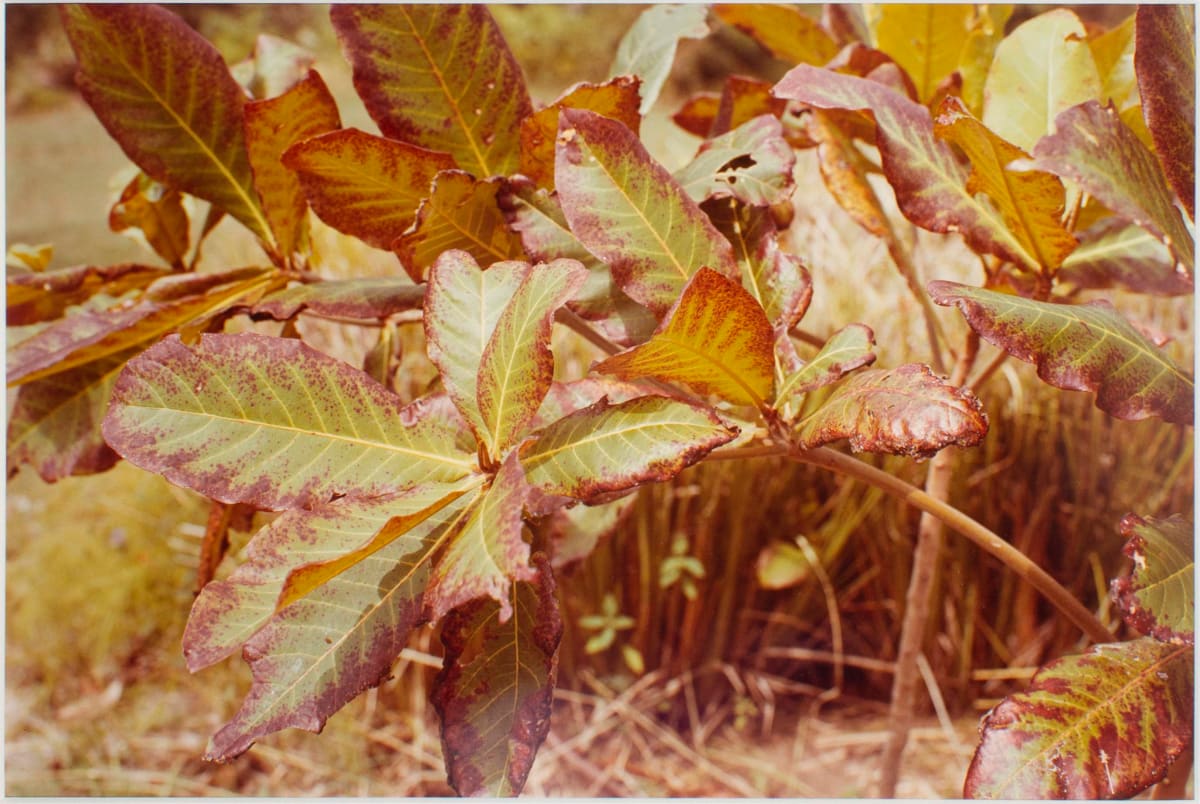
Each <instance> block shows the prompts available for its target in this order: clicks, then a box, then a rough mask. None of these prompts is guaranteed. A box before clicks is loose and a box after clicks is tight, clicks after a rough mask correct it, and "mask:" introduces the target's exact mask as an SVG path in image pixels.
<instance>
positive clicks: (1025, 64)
mask: <svg viewBox="0 0 1200 804" xmlns="http://www.w3.org/2000/svg"><path fill="white" fill-rule="evenodd" d="M1100 92H1101V85H1100V74H1099V72H1098V71H1097V69H1096V61H1095V59H1094V58H1093V57H1092V51H1091V49H1090V48H1089V47H1088V44H1087V31H1086V30H1085V29H1084V27H1083V23H1082V22H1080V21H1079V17H1077V16H1076V15H1075V12H1073V11H1070V10H1068V9H1065V8H1057V9H1054V10H1052V11H1048V12H1046V13H1045V14H1040V15H1038V16H1036V17H1034V18H1033V19H1031V20H1027V21H1026V22H1023V23H1021V24H1020V25H1019V26H1017V27H1016V29H1014V30H1013V32H1012V33H1010V34H1009V35H1008V36H1006V37H1005V38H1004V40H1003V41H1001V42H1000V44H999V45H997V47H996V54H995V57H994V59H993V61H992V66H991V69H990V70H989V71H988V77H987V83H986V84H985V86H984V90H983V97H984V100H983V118H982V119H983V124H984V125H985V126H987V127H988V128H989V129H991V130H992V131H994V132H995V133H996V135H997V136H998V137H1001V138H1003V139H1005V140H1008V141H1009V142H1011V143H1012V144H1013V145H1015V146H1017V147H1018V148H1020V149H1021V150H1023V151H1026V152H1031V151H1033V149H1034V146H1036V145H1037V143H1038V140H1040V139H1041V138H1042V137H1044V136H1046V135H1047V134H1051V133H1053V132H1054V130H1055V127H1056V126H1057V125H1058V124H1057V123H1056V122H1055V118H1056V117H1057V116H1058V114H1059V113H1060V112H1062V111H1064V110H1065V109H1069V108H1070V107H1072V106H1074V105H1076V104H1078V103H1083V102H1085V101H1089V100H1092V99H1094V98H1097V97H1099V96H1100Z"/></svg>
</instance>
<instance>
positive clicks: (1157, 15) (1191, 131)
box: [1134, 5, 1196, 219]
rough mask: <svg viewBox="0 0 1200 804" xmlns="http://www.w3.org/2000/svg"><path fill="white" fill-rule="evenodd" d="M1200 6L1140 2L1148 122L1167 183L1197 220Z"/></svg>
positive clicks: (1137, 55) (1141, 84) (1140, 60)
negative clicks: (1199, 25)
mask: <svg viewBox="0 0 1200 804" xmlns="http://www.w3.org/2000/svg"><path fill="white" fill-rule="evenodd" d="M1195 13H1196V10H1195V9H1194V8H1192V7H1190V6H1186V5H1161V6H1160V5H1144V6H1138V10H1137V22H1136V31H1137V32H1136V42H1137V45H1136V50H1135V51H1134V69H1135V70H1136V72H1137V84H1138V92H1139V93H1140V95H1141V99H1142V112H1143V114H1145V116H1146V126H1147V128H1149V129H1150V136H1151V137H1152V138H1153V140H1154V150H1155V151H1156V152H1157V154H1158V161H1159V163H1160V164H1161V165H1162V168H1163V173H1165V174H1166V177H1167V181H1168V182H1170V183H1171V187H1172V188H1173V189H1174V190H1175V194H1176V195H1177V196H1178V197H1179V200H1180V201H1182V202H1183V206H1184V209H1186V210H1187V212H1188V215H1189V216H1191V217H1192V218H1193V219H1195V216H1196V209H1195V203H1196V199H1195V195H1196V83H1195V81H1189V80H1188V78H1187V77H1188V76H1191V75H1195V74H1196V20H1195Z"/></svg>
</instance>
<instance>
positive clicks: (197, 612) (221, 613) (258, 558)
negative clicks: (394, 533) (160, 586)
mask: <svg viewBox="0 0 1200 804" xmlns="http://www.w3.org/2000/svg"><path fill="white" fill-rule="evenodd" d="M473 481H474V478H466V479H464V480H462V481H459V482H458V483H457V484H455V485H449V484H445V483H420V484H418V485H416V486H413V487H412V488H410V489H407V490H405V491H402V492H393V493H389V494H384V495H381V496H378V497H369V498H361V497H343V498H341V499H338V500H334V501H333V502H328V503H323V504H321V505H317V506H315V507H313V509H312V510H307V511H286V512H284V513H283V514H281V515H279V516H278V517H277V518H276V519H275V520H273V521H272V522H271V524H269V525H267V526H266V527H264V528H262V529H261V530H259V531H258V533H256V534H255V535H254V537H253V538H252V539H251V540H250V543H249V546H248V547H247V548H246V558H245V561H244V562H243V563H242V564H241V565H240V566H239V567H238V568H237V569H236V570H234V571H233V573H232V574H231V575H230V576H229V577H228V578H226V579H224V580H217V581H213V582H212V583H209V584H208V585H207V586H205V587H204V589H203V590H202V591H201V592H200V596H199V597H197V598H196V602H195V603H194V604H193V606H192V612H191V615H190V616H189V617H188V623H187V627H186V629H185V630H184V634H183V655H184V658H185V659H186V661H187V666H188V669H189V670H190V671H192V672H193V673H194V672H196V671H197V670H200V669H202V668H204V667H208V666H209V665H211V664H215V663H216V662H219V661H220V660H222V659H224V658H225V657H227V656H229V655H231V654H233V653H234V652H235V651H236V650H237V649H238V648H240V647H241V646H242V644H243V643H244V642H245V641H246V640H248V639H249V638H250V637H252V636H253V635H254V634H255V633H256V632H257V631H258V630H259V629H260V628H262V627H263V626H264V625H266V624H267V622H268V621H269V620H270V619H271V618H272V617H273V616H274V615H275V613H276V611H277V603H278V600H279V595H280V593H281V592H282V591H283V588H284V583H285V581H286V580H287V577H288V575H289V573H290V572H291V571H292V570H293V569H295V568H296V567H300V566H304V565H308V564H314V563H320V562H324V561H329V560H333V559H336V558H337V557H338V556H341V555H344V554H347V553H350V552H351V551H354V550H357V549H359V548H361V547H362V546H363V545H366V544H369V543H370V542H371V541H372V540H373V539H374V538H375V536H376V535H377V534H378V533H379V532H380V531H381V530H383V529H384V528H385V527H387V525H388V523H389V522H390V521H392V520H393V519H397V518H401V519H403V518H407V517H411V516H413V515H415V514H417V513H419V512H421V511H423V510H426V509H428V508H429V507H430V506H432V505H435V504H436V503H437V502H439V501H440V500H442V499H443V498H444V497H445V496H446V495H447V493H448V492H449V491H453V490H459V491H461V490H462V489H463V488H466V487H468V486H469V485H470V483H472V482H473ZM451 507H452V508H454V509H455V510H458V511H460V512H461V510H462V508H464V507H465V502H464V503H462V504H458V505H456V506H455V505H452V506H451ZM449 513H450V512H448V511H446V510H439V511H435V512H433V514H432V515H431V516H430V517H428V518H426V519H425V521H424V522H422V523H420V524H418V525H417V526H416V527H415V528H414V529H412V530H411V531H409V532H408V533H407V534H401V538H403V539H409V540H413V539H416V540H418V541H419V540H422V539H424V538H425V536H424V535H422V534H423V533H424V532H426V531H432V530H434V529H435V528H437V527H441V526H442V525H444V524H445V522H446V521H447V519H446V517H447V516H449ZM331 583H332V584H333V585H334V586H335V587H336V586H337V585H338V584H339V583H342V581H339V580H338V579H336V578H335V579H334V580H333V581H331Z"/></svg>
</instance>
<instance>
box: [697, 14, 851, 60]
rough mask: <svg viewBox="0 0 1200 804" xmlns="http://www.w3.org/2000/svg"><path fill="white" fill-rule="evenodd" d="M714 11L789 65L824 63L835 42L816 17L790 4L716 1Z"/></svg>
mask: <svg viewBox="0 0 1200 804" xmlns="http://www.w3.org/2000/svg"><path fill="white" fill-rule="evenodd" d="M713 12H714V13H715V14H716V15H717V17H718V18H719V19H720V20H721V21H722V22H724V23H726V24H727V25H732V26H733V27H735V28H737V29H738V30H739V31H741V32H743V33H745V34H747V35H748V36H750V37H751V38H753V39H754V40H755V41H757V42H758V43H759V44H760V45H762V46H763V47H765V48H766V49H767V50H768V51H769V52H770V53H771V55H772V56H774V57H775V58H777V59H782V60H783V61H786V62H790V63H792V64H824V63H826V62H827V61H829V60H830V59H832V58H833V57H834V56H835V55H836V54H837V51H838V47H837V44H836V43H835V42H834V41H833V37H831V36H830V35H829V34H828V33H826V32H825V29H823V28H822V27H821V25H820V23H818V22H817V20H815V19H813V18H812V17H810V16H808V15H807V14H804V13H803V12H801V11H800V10H799V9H797V8H795V7H793V6H784V5H773V4H768V3H745V4H742V3H738V4H736V5H735V4H732V3H729V4H725V3H722V4H719V5H715V6H713Z"/></svg>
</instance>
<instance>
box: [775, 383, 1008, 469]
mask: <svg viewBox="0 0 1200 804" xmlns="http://www.w3.org/2000/svg"><path fill="white" fill-rule="evenodd" d="M987 426H988V425H987V416H986V415H984V412H983V405H982V404H980V402H979V400H978V399H976V398H975V395H974V394H972V393H971V392H970V391H968V390H967V389H965V388H955V387H954V386H952V385H949V384H948V383H947V382H946V381H945V380H942V379H939V378H938V377H936V376H934V374H933V373H932V372H931V371H930V370H929V367H928V366H923V365H921V364H918V363H909V364H907V365H903V366H900V367H898V368H894V369H887V370H884V369H867V370H866V371H861V372H859V373H857V374H855V375H853V376H852V377H849V378H848V379H846V380H845V381H843V382H842V383H841V384H840V385H838V386H837V387H836V388H834V390H833V393H831V394H830V395H829V398H828V399H826V400H825V402H824V403H823V404H822V405H821V407H819V408H817V410H815V411H813V412H812V413H811V414H809V415H808V416H807V417H805V418H804V419H802V420H801V421H800V422H799V423H798V424H797V425H796V429H795V436H796V439H797V443H798V445H799V448H800V449H812V448H814V447H819V446H821V445H823V444H828V443H830V442H831V441H837V440H840V439H843V438H848V439H850V447H851V449H853V450H854V451H855V452H859V451H866V452H881V453H886V454H891V455H908V456H912V457H921V458H926V457H929V456H931V455H933V454H934V453H935V452H937V451H938V450H940V449H942V448H943V447H947V446H949V445H951V444H957V445H958V446H960V447H973V446H975V445H976V444H978V443H979V442H980V441H982V440H983V437H984V435H985V434H986V433H987Z"/></svg>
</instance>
